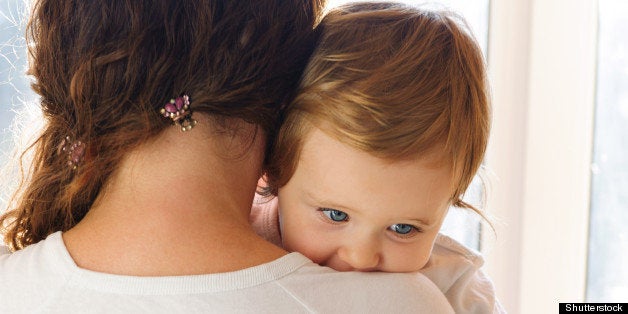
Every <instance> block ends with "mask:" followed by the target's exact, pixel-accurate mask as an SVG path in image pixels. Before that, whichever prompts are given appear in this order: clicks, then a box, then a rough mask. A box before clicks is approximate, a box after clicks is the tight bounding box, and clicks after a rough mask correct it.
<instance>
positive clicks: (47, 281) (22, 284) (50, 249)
mask: <svg viewBox="0 0 628 314" xmlns="http://www.w3.org/2000/svg"><path fill="white" fill-rule="evenodd" d="M59 241H62V240H61V233H60V232H58V233H55V234H52V235H50V236H49V237H48V238H47V239H45V240H42V241H40V242H38V243H35V244H32V245H29V246H27V247H26V248H24V249H21V250H18V251H15V252H9V250H8V248H7V247H3V248H0V296H1V297H2V299H3V300H5V301H6V302H3V306H5V307H8V309H9V310H8V312H11V313H22V312H23V310H24V312H26V311H25V309H24V308H22V307H30V309H31V310H33V308H32V306H36V305H37V304H42V303H44V300H47V299H49V298H50V297H51V296H52V294H54V291H55V289H54V287H56V286H58V285H59V284H60V283H62V282H63V281H64V280H63V278H64V271H63V267H62V265H60V263H59V258H60V254H59V252H58V245H59V243H58V242H59ZM66 253H67V252H66ZM61 256H62V255H61ZM24 296H29V301H28V302H24Z"/></svg>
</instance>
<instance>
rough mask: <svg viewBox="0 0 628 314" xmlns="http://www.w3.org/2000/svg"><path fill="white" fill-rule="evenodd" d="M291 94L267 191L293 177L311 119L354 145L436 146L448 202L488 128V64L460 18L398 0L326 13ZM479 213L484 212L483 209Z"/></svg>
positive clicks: (413, 151)
mask: <svg viewBox="0 0 628 314" xmlns="http://www.w3.org/2000/svg"><path fill="white" fill-rule="evenodd" d="M319 27H320V30H321V32H322V37H321V40H320V42H319V43H318V47H317V49H316V50H315V52H314V55H313V56H312V58H311V60H310V62H309V65H308V66H307V68H306V71H305V74H304V76H303V78H302V81H301V84H300V91H299V93H298V95H297V97H296V99H295V100H294V101H293V102H292V103H291V104H290V106H289V107H288V108H287V110H286V112H285V120H284V122H283V125H282V127H281V130H280V132H279V136H278V138H277V140H276V142H275V143H274V147H273V149H272V153H271V156H270V162H271V167H270V168H269V169H270V170H269V172H268V173H267V182H268V187H267V190H266V192H267V194H275V195H276V194H277V191H278V189H279V188H280V187H282V186H283V185H285V184H286V183H287V182H288V181H289V180H290V178H291V177H292V175H293V173H294V171H295V169H296V166H297V162H298V160H299V153H300V151H301V148H302V146H303V139H304V138H305V137H306V135H307V133H308V131H309V130H310V128H311V127H313V126H316V127H318V128H321V129H322V130H323V131H325V132H326V133H328V134H329V135H331V136H333V137H334V138H336V139H337V140H339V141H341V142H343V143H344V144H346V145H349V146H350V147H353V148H355V149H357V150H360V151H364V152H367V153H369V154H371V155H373V156H376V157H379V158H382V159H385V160H390V161H397V160H410V159H417V158H420V157H421V156H422V155H425V154H427V153H428V152H432V151H441V152H443V154H444V155H443V160H444V161H445V162H447V163H448V164H449V165H451V167H452V169H453V176H454V177H453V179H454V182H455V183H454V186H453V187H452V195H451V202H452V204H453V205H454V206H457V207H462V208H470V209H473V210H474V211H476V212H478V213H479V214H480V215H482V213H481V212H480V211H479V210H477V209H476V208H474V207H473V206H472V205H470V204H467V203H466V202H464V201H463V199H462V198H463V196H464V192H465V191H466V190H467V188H468V187H469V185H470V183H471V181H472V180H473V178H474V176H475V175H476V173H477V171H478V169H479V168H480V166H481V164H482V160H483V158H484V153H485V150H486V145H487V141H488V137H489V131H490V120H491V112H490V111H491V110H490V104H489V95H488V84H487V79H486V65H485V62H484V59H483V56H482V52H481V49H480V47H479V46H478V44H477V42H476V40H475V39H474V38H473V36H472V34H471V32H470V31H469V28H468V27H467V26H466V24H465V22H464V20H463V19H462V18H461V17H459V16H457V15H455V14H454V13H452V12H446V11H443V12H441V11H431V10H423V9H419V8H415V7H412V6H408V5H404V4H399V3H373V2H368V3H353V4H349V5H346V6H342V7H339V8H337V9H333V10H332V11H330V12H329V13H328V14H327V16H326V17H325V18H324V19H323V21H322V22H321V24H320V26H319ZM482 216H483V215H482Z"/></svg>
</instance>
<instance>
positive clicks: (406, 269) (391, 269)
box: [318, 260, 428, 273]
mask: <svg viewBox="0 0 628 314" xmlns="http://www.w3.org/2000/svg"><path fill="white" fill-rule="evenodd" d="M427 262H428V261H427V260H425V261H423V262H421V263H417V264H415V265H403V266H399V265H397V266H396V267H395V266H388V265H384V266H378V267H370V268H363V269H356V268H354V267H351V266H350V265H348V264H344V263H318V264H320V265H322V266H327V267H329V268H331V269H333V270H336V271H342V272H345V271H360V272H384V273H412V272H417V271H420V270H421V269H422V268H423V267H425V266H426V265H427Z"/></svg>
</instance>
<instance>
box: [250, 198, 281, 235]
mask: <svg viewBox="0 0 628 314" xmlns="http://www.w3.org/2000/svg"><path fill="white" fill-rule="evenodd" d="M278 206H279V202H277V197H274V198H272V199H270V200H268V198H264V197H262V196H259V195H257V194H255V199H254V200H253V206H252V207H251V215H250V216H249V222H250V223H251V225H252V226H253V229H254V230H255V232H256V233H257V234H258V235H260V236H261V237H263V238H264V239H266V241H268V242H271V243H273V244H275V245H277V246H279V247H281V233H280V232H279V218H278V217H279V216H278V215H279V213H278Z"/></svg>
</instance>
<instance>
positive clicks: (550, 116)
mask: <svg viewBox="0 0 628 314" xmlns="http://www.w3.org/2000/svg"><path fill="white" fill-rule="evenodd" d="M345 2H348V1H343V0H330V1H329V6H330V7H333V6H337V5H340V4H342V3H345ZM401 2H406V3H411V4H417V5H418V4H421V5H427V6H429V7H435V8H449V9H451V10H454V11H456V12H458V13H460V14H461V15H462V16H464V17H465V18H466V19H467V21H468V22H469V24H470V26H471V28H472V30H473V32H474V34H475V36H476V38H477V39H478V41H479V43H480V45H481V46H482V48H483V51H484V53H485V57H486V59H487V63H488V68H489V75H490V80H491V85H492V94H493V95H492V96H493V129H492V135H491V140H490V143H489V150H488V153H487V157H486V160H485V166H486V169H487V173H488V178H489V181H488V184H486V185H483V183H482V182H481V180H476V182H475V183H474V185H473V186H472V187H471V189H470V191H468V193H467V195H468V197H469V201H470V202H472V203H476V204H477V203H481V200H480V196H481V195H482V193H481V190H482V188H487V189H488V194H487V195H488V197H487V199H486V207H485V211H487V212H488V213H489V215H490V216H491V217H492V222H493V225H494V226H495V229H496V230H495V232H493V230H491V228H490V227H488V226H487V225H486V224H485V223H483V222H481V221H480V219H479V218H478V217H477V216H476V215H474V214H471V213H468V212H466V211H463V210H456V209H452V210H451V211H450V214H449V216H448V217H447V221H446V223H445V226H444V228H443V232H445V233H447V234H449V235H451V236H453V237H455V238H456V239H458V240H460V241H461V242H463V243H465V244H466V245H467V246H469V247H471V248H474V249H476V250H479V251H481V252H482V253H483V254H484V256H485V260H486V264H485V266H484V271H485V272H487V273H488V275H489V276H490V277H491V278H492V280H493V283H494V285H495V287H496V291H497V295H498V297H499V299H500V300H501V302H502V304H503V305H504V307H505V309H506V310H507V311H508V312H509V313H553V312H556V310H557V307H558V303H559V302H628V267H626V265H628V227H627V226H628V36H627V35H626V34H628V1H625V0H597V1H595V0H573V1H566V0H493V1H491V0H447V1H445V0H443V1H433V2H430V3H428V4H424V2H423V1H401ZM27 12H28V8H27V3H26V2H24V1H23V0H0V165H5V164H7V163H8V162H9V161H10V160H12V158H13V156H12V153H11V150H12V148H13V147H14V136H13V133H15V132H17V133H19V132H21V131H23V129H24V128H26V129H28V128H29V127H30V125H29V124H14V123H13V120H14V118H15V117H16V116H17V117H21V114H20V112H21V111H22V109H23V107H24V105H25V104H26V103H28V102H32V101H34V100H36V98H35V97H34V95H33V94H32V92H31V91H30V87H29V78H28V77H27V76H26V75H25V71H26V62H27V57H26V47H25V45H26V44H25V42H24V39H23V33H24V24H25V21H24V16H25V15H26V13H27ZM12 125H13V126H12ZM13 175H14V173H13V174H9V175H8V177H7V174H6V173H4V174H3V177H2V180H11V179H14V178H13ZM3 186H4V185H3ZM7 192H8V191H2V193H0V206H2V207H0V208H2V209H0V210H3V209H4V208H5V206H6V202H7V197H8V194H7Z"/></svg>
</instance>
